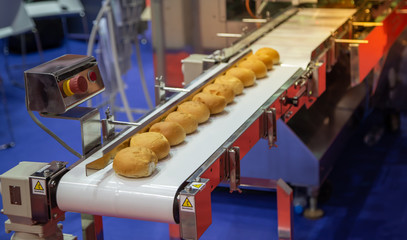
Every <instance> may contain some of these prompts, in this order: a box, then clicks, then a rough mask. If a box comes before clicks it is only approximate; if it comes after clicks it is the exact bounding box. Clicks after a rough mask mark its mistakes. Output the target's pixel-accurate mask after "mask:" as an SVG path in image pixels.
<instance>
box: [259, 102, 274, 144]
mask: <svg viewBox="0 0 407 240" xmlns="http://www.w3.org/2000/svg"><path fill="white" fill-rule="evenodd" d="M263 116H264V127H263V134H262V136H263V138H264V139H267V140H268V144H269V148H272V147H277V145H276V142H277V116H276V109H275V108H270V109H265V110H264V113H263Z"/></svg>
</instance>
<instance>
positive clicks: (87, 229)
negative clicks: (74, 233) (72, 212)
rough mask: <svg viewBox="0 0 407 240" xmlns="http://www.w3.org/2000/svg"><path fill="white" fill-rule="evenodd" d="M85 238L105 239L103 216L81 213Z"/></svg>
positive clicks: (88, 239) (89, 239) (92, 239)
mask: <svg viewBox="0 0 407 240" xmlns="http://www.w3.org/2000/svg"><path fill="white" fill-rule="evenodd" d="M81 219H82V236H83V240H103V221H102V216H96V215H90V214H81Z"/></svg>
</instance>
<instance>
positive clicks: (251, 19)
mask: <svg viewBox="0 0 407 240" xmlns="http://www.w3.org/2000/svg"><path fill="white" fill-rule="evenodd" d="M242 22H245V23H266V22H267V19H263V18H243V20H242Z"/></svg>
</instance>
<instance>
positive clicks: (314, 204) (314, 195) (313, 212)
mask: <svg viewBox="0 0 407 240" xmlns="http://www.w3.org/2000/svg"><path fill="white" fill-rule="evenodd" d="M310 196H311V197H310V199H309V208H307V209H305V211H304V217H306V218H308V219H319V218H321V217H322V216H323V215H324V211H323V210H322V209H320V208H318V190H317V189H312V190H311V194H310Z"/></svg>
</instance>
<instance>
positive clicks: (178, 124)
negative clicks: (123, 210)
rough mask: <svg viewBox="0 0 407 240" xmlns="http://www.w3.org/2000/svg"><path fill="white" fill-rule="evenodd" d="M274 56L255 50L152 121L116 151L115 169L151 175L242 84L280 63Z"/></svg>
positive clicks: (240, 90)
mask: <svg viewBox="0 0 407 240" xmlns="http://www.w3.org/2000/svg"><path fill="white" fill-rule="evenodd" d="M276 56H278V53H277V51H275V50H274V49H271V48H265V49H263V50H262V49H260V50H258V51H257V52H256V53H255V54H254V55H251V56H249V57H248V58H247V59H245V60H244V61H242V62H240V63H239V64H238V65H237V67H233V68H231V69H229V70H228V71H226V73H225V74H223V75H221V76H219V77H217V78H216V79H215V80H214V81H213V82H212V83H211V84H208V85H206V86H205V87H204V88H203V89H202V91H201V92H199V93H197V94H195V95H194V96H193V97H192V99H191V100H190V101H185V102H183V103H181V104H179V105H178V106H177V109H176V110H175V111H173V112H171V113H169V114H168V115H167V116H166V117H165V119H163V121H159V122H157V123H154V124H153V125H152V126H151V127H150V128H149V130H148V131H147V132H143V133H137V134H136V135H134V136H133V137H131V139H130V141H129V145H128V147H125V148H123V147H122V148H121V149H118V150H117V151H116V152H115V157H114V161H113V169H114V170H115V172H116V173H117V174H119V175H122V176H125V177H133V178H137V177H147V176H150V175H151V174H152V173H153V172H154V169H155V167H156V165H157V162H158V161H159V160H161V159H163V158H165V157H166V156H167V155H168V154H169V152H170V149H171V147H172V146H176V145H178V144H181V143H182V142H184V140H185V138H186V135H188V134H191V133H194V132H195V131H196V129H197V128H198V125H199V124H202V123H204V122H206V121H208V120H209V118H210V115H214V114H218V113H221V112H223V111H224V109H225V107H226V106H227V104H229V103H231V102H233V100H234V98H235V96H237V95H240V94H242V93H243V89H244V88H245V87H250V86H253V85H254V84H255V81H256V79H261V78H264V77H265V76H266V75H267V70H270V69H272V65H273V63H274V64H277V63H279V56H278V59H277V58H276ZM270 64H271V66H270Z"/></svg>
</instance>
